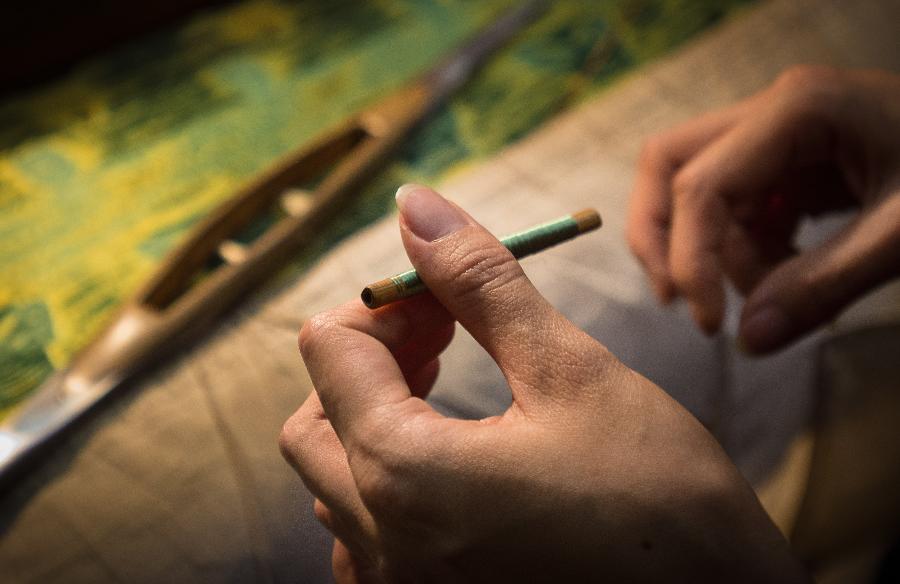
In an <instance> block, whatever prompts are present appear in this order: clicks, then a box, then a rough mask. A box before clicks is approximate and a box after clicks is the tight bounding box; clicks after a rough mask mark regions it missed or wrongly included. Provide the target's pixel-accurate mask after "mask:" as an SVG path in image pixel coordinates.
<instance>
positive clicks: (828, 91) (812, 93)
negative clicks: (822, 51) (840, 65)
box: [775, 65, 842, 118]
mask: <svg viewBox="0 0 900 584" xmlns="http://www.w3.org/2000/svg"><path fill="white" fill-rule="evenodd" d="M841 85H842V81H841V74H840V72H839V71H838V70H836V69H832V68H829V67H823V66H813V65H798V66H794V67H791V68H790V69H788V70H786V71H785V72H783V73H782V74H781V75H780V76H779V77H778V79H777V81H776V82H775V87H776V89H777V90H778V91H779V93H780V98H781V100H782V103H783V109H784V110H785V112H786V115H787V116H788V117H794V118H796V117H800V118H803V117H805V116H807V115H809V114H817V113H821V112H825V111H828V109H829V108H830V107H832V106H833V104H835V103H837V100H836V98H837V96H838V95H839V94H840V87H841Z"/></svg>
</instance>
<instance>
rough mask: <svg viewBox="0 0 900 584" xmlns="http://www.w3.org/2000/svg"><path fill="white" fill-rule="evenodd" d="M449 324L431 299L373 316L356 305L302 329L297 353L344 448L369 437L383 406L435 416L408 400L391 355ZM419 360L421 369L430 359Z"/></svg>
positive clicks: (406, 388) (448, 318)
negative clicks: (407, 407)
mask: <svg viewBox="0 0 900 584" xmlns="http://www.w3.org/2000/svg"><path fill="white" fill-rule="evenodd" d="M452 322H453V319H452V317H451V316H450V315H449V314H448V313H447V311H446V310H445V309H444V308H443V307H442V306H441V305H440V304H439V303H438V302H437V301H436V300H435V299H434V298H433V297H432V296H430V295H423V296H421V297H417V298H413V299H409V300H406V301H403V302H399V303H396V304H393V305H390V306H387V307H384V308H381V309H379V310H376V311H372V310H369V309H368V308H366V307H365V306H364V305H363V304H362V302H361V301H359V300H354V301H352V302H349V303H347V304H344V305H343V306H339V307H337V308H335V309H332V310H329V311H327V312H324V313H321V314H319V315H316V316H314V317H313V318H311V319H310V320H309V321H308V322H307V323H306V324H305V325H304V326H303V329H302V330H301V331H300V338H299V343H298V344H299V347H300V354H301V355H302V356H303V361H304V363H305V364H306V367H307V369H308V370H309V375H310V378H311V379H312V381H313V385H314V386H315V388H316V392H317V393H318V395H319V399H320V400H321V402H322V408H323V409H324V410H325V414H326V415H327V416H328V419H329V420H330V421H331V424H332V426H333V427H334V430H335V433H336V434H337V435H338V438H340V440H341V443H342V444H344V446H345V448H346V447H347V444H348V441H349V442H353V441H354V440H356V439H357V438H359V437H361V436H362V435H363V434H367V433H368V432H370V430H371V424H368V422H369V421H371V420H372V419H373V417H375V416H378V415H383V414H384V413H385V406H392V405H397V404H401V403H403V402H409V404H410V407H411V408H412V410H414V411H415V410H417V411H421V412H426V411H429V412H433V410H431V408H430V407H429V406H427V405H426V404H425V402H423V401H422V400H419V399H412V393H411V391H410V388H409V386H408V385H407V382H406V379H405V378H404V374H403V370H402V369H401V367H400V364H398V362H397V359H396V357H395V355H394V353H395V352H397V351H400V350H401V349H403V348H404V347H406V346H408V344H409V343H410V342H415V341H416V339H420V340H421V342H422V343H423V344H425V343H426V340H427V339H428V338H429V337H433V336H435V335H439V334H441V333H442V331H443V330H444V329H445V328H446V327H448V326H451V323H452ZM420 357H421V359H422V360H423V363H422V365H425V364H426V363H425V362H426V361H430V360H432V359H433V358H434V355H428V354H423V355H421V356H420ZM366 439H371V436H367V437H366Z"/></svg>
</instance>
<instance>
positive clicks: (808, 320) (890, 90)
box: [628, 67, 900, 353]
mask: <svg viewBox="0 0 900 584" xmlns="http://www.w3.org/2000/svg"><path fill="white" fill-rule="evenodd" d="M851 206H856V207H859V208H861V213H860V214H859V216H858V218H857V219H856V221H855V222H854V223H853V224H852V225H850V226H849V227H847V228H846V229H845V230H844V231H843V232H842V233H840V234H839V235H838V236H837V237H836V238H834V239H833V240H831V241H829V242H828V243H826V244H825V245H823V246H821V247H818V248H816V249H812V250H809V251H805V252H803V253H798V252H797V250H795V249H794V248H793V246H792V240H793V236H794V232H795V229H796V227H797V225H798V222H799V221H800V219H801V218H803V217H804V216H808V215H817V214H821V213H826V212H829V211H835V210H840V209H844V208H848V207H851ZM628 239H629V243H630V245H631V248H632V250H633V251H634V253H635V254H636V255H637V257H638V258H639V259H640V260H641V262H642V263H643V265H644V267H645V269H646V271H647V273H648V275H649V277H650V279H651V281H652V283H653V286H654V288H655V290H656V293H657V295H658V296H659V298H660V300H661V301H663V302H669V301H671V300H672V299H673V298H674V297H676V296H682V297H684V298H685V299H686V300H687V302H688V303H689V305H690V308H691V310H692V312H693V316H694V319H695V320H696V322H697V324H698V325H699V326H700V327H701V328H702V329H703V330H705V331H706V332H708V333H712V332H715V331H716V330H718V328H719V326H720V324H721V321H722V317H723V313H724V305H725V296H724V288H723V281H724V279H725V278H728V279H730V280H731V281H732V282H733V283H734V284H735V286H736V287H737V288H738V289H739V290H740V291H741V292H742V293H743V294H744V295H746V296H747V301H746V303H745V305H744V308H743V314H742V316H741V323H740V333H739V334H740V338H741V340H742V342H743V345H744V346H745V347H746V348H747V349H748V350H750V351H751V352H757V353H764V352H768V351H772V350H775V349H777V348H780V347H782V346H784V345H786V344H788V343H790V342H792V341H794V340H796V339H797V338H798V337H799V336H801V335H803V334H804V333H806V332H808V331H810V330H812V329H814V328H815V327H817V326H819V325H820V324H823V323H825V322H827V321H828V320H829V319H831V318H832V317H834V316H835V315H836V314H837V313H839V312H840V311H841V310H842V309H843V308H844V307H846V306H847V305H848V304H850V303H851V302H853V301H854V300H855V299H857V298H858V297H860V296H861V295H862V294H864V293H865V292H866V291H868V290H870V289H872V288H874V287H875V286H877V285H879V284H881V283H883V282H885V281H887V280H889V279H890V278H893V277H895V276H897V275H900V77H897V76H893V75H890V74H887V73H883V72H877V71H835V70H830V69H823V68H809V67H803V68H795V69H791V70H790V71H788V72H787V73H785V74H783V75H782V76H781V78H780V79H779V80H778V81H777V82H776V83H775V84H774V85H772V86H771V87H770V88H768V89H766V90H764V91H762V92H761V93H759V94H757V95H754V96H752V97H750V98H749V99H747V100H746V101H744V102H742V103H739V104H737V105H735V106H733V107H731V108H728V109H726V110H722V111H717V112H713V113H710V114H707V115H704V116H702V117H700V118H698V119H696V120H693V121H690V122H687V123H686V124H684V125H682V126H680V127H677V128H675V129H674V130H672V131H670V132H668V133H665V134H662V135H660V136H657V137H655V138H653V139H651V140H650V141H649V142H648V143H647V145H646V147H645V148H644V152H643V154H642V157H641V162H640V168H639V171H638V176H637V180H636V184H635V187H634V192H633V194H632V204H631V209H630V214H629V223H628Z"/></svg>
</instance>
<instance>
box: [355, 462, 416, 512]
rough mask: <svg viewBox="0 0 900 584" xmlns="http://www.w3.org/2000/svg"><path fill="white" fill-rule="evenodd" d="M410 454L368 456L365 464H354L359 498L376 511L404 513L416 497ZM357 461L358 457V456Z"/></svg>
mask: <svg viewBox="0 0 900 584" xmlns="http://www.w3.org/2000/svg"><path fill="white" fill-rule="evenodd" d="M409 458H410V457H408V456H407V455H404V454H401V453H396V452H395V453H390V454H389V453H387V452H386V451H384V450H382V452H380V453H379V454H377V455H369V456H367V457H366V458H365V461H364V462H362V463H355V465H356V466H355V467H354V466H353V465H351V467H352V468H356V469H357V471H356V473H355V474H356V485H357V489H358V490H359V496H360V498H361V499H362V500H363V501H364V502H365V503H366V506H367V507H368V508H369V509H370V510H371V511H372V513H373V514H376V515H377V514H380V513H385V512H387V513H390V512H394V513H396V512H397V511H401V512H405V511H406V510H408V509H410V508H411V507H412V506H413V501H414V499H415V496H416V489H415V487H414V484H415V483H414V480H413V478H414V477H413V476H412V473H411V469H412V468H414V467H415V465H414V464H412V461H411V460H409ZM357 460H358V459H357Z"/></svg>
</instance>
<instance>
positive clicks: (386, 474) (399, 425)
mask: <svg viewBox="0 0 900 584" xmlns="http://www.w3.org/2000/svg"><path fill="white" fill-rule="evenodd" d="M369 428H370V429H371V433H367V434H366V435H367V436H368V439H367V440H366V441H365V442H364V443H362V444H359V445H356V446H354V447H352V448H351V449H348V452H347V457H348V460H349V462H350V466H351V468H353V469H354V474H355V476H356V482H357V488H358V489H359V494H360V498H362V500H363V501H365V502H366V504H367V505H368V506H369V508H370V509H371V510H372V512H373V513H376V514H377V513H378V512H380V511H385V512H394V513H396V511H397V510H398V509H399V510H403V511H404V512H409V511H411V510H412V509H413V508H414V507H415V506H416V505H417V504H418V503H417V502H418V501H419V498H420V494H421V491H422V489H420V488H419V487H418V485H420V483H421V481H422V480H423V478H422V477H423V476H424V475H425V474H427V472H426V468H425V467H426V466H427V464H428V461H429V460H430V459H432V458H433V456H434V455H433V454H432V450H433V448H431V446H430V445H431V444H432V443H433V436H430V435H429V433H428V431H427V429H426V428H424V427H422V425H421V424H418V423H417V421H416V418H415V417H413V418H411V419H406V420H403V419H402V417H401V419H394V418H392V419H390V420H385V419H382V421H381V423H379V424H377V425H375V426H370V427H369ZM429 437H430V438H431V440H429Z"/></svg>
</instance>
